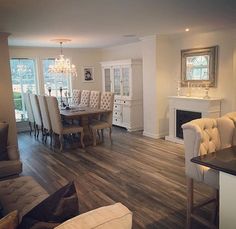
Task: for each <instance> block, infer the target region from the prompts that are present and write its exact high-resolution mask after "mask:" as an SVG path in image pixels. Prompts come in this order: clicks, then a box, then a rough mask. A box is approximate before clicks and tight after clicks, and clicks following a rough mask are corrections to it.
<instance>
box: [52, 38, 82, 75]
mask: <svg viewBox="0 0 236 229" xmlns="http://www.w3.org/2000/svg"><path fill="white" fill-rule="evenodd" d="M54 41H56V42H59V43H60V49H61V53H60V55H59V58H56V59H55V63H54V65H49V68H48V72H49V73H54V74H59V75H65V76H77V72H76V68H75V65H74V64H71V61H70V59H69V58H65V57H64V55H63V53H62V44H63V43H65V42H69V41H70V40H69V39H55V40H54Z"/></svg>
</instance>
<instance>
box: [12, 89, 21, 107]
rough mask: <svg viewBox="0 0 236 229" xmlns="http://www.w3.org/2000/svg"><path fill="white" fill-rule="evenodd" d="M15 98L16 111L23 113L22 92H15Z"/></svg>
mask: <svg viewBox="0 0 236 229" xmlns="http://www.w3.org/2000/svg"><path fill="white" fill-rule="evenodd" d="M13 98H14V103H15V109H16V110H19V111H22V110H23V107H22V97H21V93H20V92H13Z"/></svg>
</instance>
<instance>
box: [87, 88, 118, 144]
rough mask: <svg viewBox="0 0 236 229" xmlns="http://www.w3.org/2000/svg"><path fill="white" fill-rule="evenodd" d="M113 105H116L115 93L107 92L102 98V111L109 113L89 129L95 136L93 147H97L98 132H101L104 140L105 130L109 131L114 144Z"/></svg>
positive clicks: (103, 115)
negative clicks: (112, 135) (112, 134)
mask: <svg viewBox="0 0 236 229" xmlns="http://www.w3.org/2000/svg"><path fill="white" fill-rule="evenodd" d="M113 105H114V93H112V92H105V93H103V94H102V96H101V103H100V109H102V110H106V111H107V112H106V113H104V114H102V115H101V116H100V120H94V121H93V122H92V123H91V124H90V125H89V128H90V130H91V132H92V135H93V145H94V146H96V143H97V142H96V132H97V131H99V130H101V133H102V140H103V138H104V135H103V130H104V129H107V128H108V129H109V137H110V141H111V142H112V138H111V133H112V117H113Z"/></svg>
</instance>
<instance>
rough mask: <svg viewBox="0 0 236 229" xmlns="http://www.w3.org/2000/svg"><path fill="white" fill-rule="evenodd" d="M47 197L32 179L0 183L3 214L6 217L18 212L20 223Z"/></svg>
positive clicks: (21, 178) (0, 200) (16, 179)
mask: <svg viewBox="0 0 236 229" xmlns="http://www.w3.org/2000/svg"><path fill="white" fill-rule="evenodd" d="M47 197H48V193H47V192H46V191H45V190H44V189H43V188H42V187H41V186H40V185H39V184H38V183H37V182H36V181H35V180H34V179H33V178H32V177H28V176H25V177H17V178H15V179H10V180H5V181H1V182H0V202H1V204H2V206H3V212H4V214H5V215H6V214H8V213H9V212H11V211H13V210H18V212H19V221H21V219H22V217H23V216H24V215H25V214H27V213H28V212H29V211H30V210H31V209H32V208H34V207H35V206H36V205H38V204H39V203H40V202H42V201H43V200H44V199H46V198H47Z"/></svg>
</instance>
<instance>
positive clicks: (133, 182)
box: [18, 127, 211, 229]
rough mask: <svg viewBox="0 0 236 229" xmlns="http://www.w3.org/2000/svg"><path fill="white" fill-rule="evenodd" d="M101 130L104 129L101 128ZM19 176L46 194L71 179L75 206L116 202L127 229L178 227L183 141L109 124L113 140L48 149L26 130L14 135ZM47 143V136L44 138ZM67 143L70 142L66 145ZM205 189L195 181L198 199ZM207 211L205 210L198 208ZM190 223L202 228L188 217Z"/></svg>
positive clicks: (181, 210)
mask: <svg viewBox="0 0 236 229" xmlns="http://www.w3.org/2000/svg"><path fill="white" fill-rule="evenodd" d="M105 134H106V133H105ZM18 141H19V148H20V155H21V159H22V161H23V175H30V176H33V177H34V178H35V179H36V180H37V181H38V182H39V183H40V184H41V185H42V186H43V187H44V188H45V189H46V190H47V191H48V192H49V193H53V192H54V191H56V190H57V189H59V188H60V187H62V186H63V185H65V184H66V183H67V182H68V181H71V180H76V181H77V183H78V190H79V194H78V195H79V202H80V211H81V212H82V213H83V212H86V211H89V210H92V209H94V208H97V207H100V206H104V205H109V204H113V203H115V202H121V203H123V204H124V205H125V206H127V207H128V208H129V209H130V210H131V211H132V212H133V229H139V228H148V229H151V228H154V229H155V228H184V227H185V217H186V186H185V172H184V151H183V146H182V145H179V144H175V143H171V142H168V141H165V140H163V139H158V140H154V139H151V138H148V137H144V136H142V134H141V133H140V132H135V133H129V132H127V131H125V130H123V129H120V128H116V127H114V128H113V143H112V144H110V142H109V140H108V137H106V135H105V141H104V143H102V144H99V145H98V146H96V147H92V146H89V147H86V148H85V149H81V148H73V147H72V148H69V147H66V149H65V150H64V152H59V151H57V150H55V151H53V150H52V149H50V147H49V143H48V144H43V143H42V142H41V141H40V140H35V139H34V137H33V136H32V137H31V136H30V135H29V133H21V134H19V135H18ZM48 142H49V141H48ZM72 145H73V144H72ZM210 192H211V191H210V190H209V189H208V188H207V187H205V186H203V185H202V184H197V185H196V192H195V197H196V200H197V201H199V200H201V199H203V198H204V197H206V196H207V195H208V194H209V193H210ZM199 214H202V215H206V216H208V215H209V209H208V208H204V209H203V210H201V211H200V212H199ZM193 228H204V227H203V226H202V225H200V224H198V223H197V222H193Z"/></svg>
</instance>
